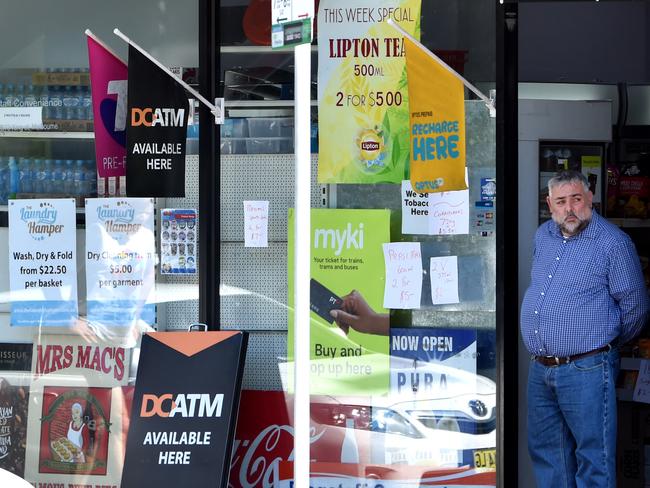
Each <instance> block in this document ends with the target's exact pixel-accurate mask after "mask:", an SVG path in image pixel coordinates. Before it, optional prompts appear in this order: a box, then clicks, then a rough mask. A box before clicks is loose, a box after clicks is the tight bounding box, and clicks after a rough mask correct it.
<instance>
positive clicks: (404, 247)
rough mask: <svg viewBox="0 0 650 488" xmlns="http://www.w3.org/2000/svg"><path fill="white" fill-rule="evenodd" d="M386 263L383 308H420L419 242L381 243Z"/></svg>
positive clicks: (420, 273) (420, 265) (420, 266)
mask: <svg viewBox="0 0 650 488" xmlns="http://www.w3.org/2000/svg"><path fill="white" fill-rule="evenodd" d="M383 247H384V262H385V264H386V287H385V288H384V308H400V309H412V308H420V298H421V293H422V252H421V251H420V243H419V242H391V243H387V244H384V245H383Z"/></svg>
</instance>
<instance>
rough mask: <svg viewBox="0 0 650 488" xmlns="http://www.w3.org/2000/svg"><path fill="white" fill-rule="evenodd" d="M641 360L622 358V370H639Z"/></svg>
mask: <svg viewBox="0 0 650 488" xmlns="http://www.w3.org/2000/svg"><path fill="white" fill-rule="evenodd" d="M639 366H641V358H621V369H627V370H636V371H638V370H639Z"/></svg>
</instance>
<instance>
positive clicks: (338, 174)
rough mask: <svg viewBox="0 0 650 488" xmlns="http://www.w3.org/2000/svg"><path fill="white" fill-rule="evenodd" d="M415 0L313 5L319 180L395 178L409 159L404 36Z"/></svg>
mask: <svg viewBox="0 0 650 488" xmlns="http://www.w3.org/2000/svg"><path fill="white" fill-rule="evenodd" d="M420 7H421V4H420V0H355V1H354V2H349V1H348V0H321V2H320V5H319V8H318V135H319V154H318V181H319V183H400V182H401V181H402V180H403V179H404V178H405V176H406V172H407V167H408V159H409V138H408V133H407V130H408V95H407V86H406V71H405V64H404V43H403V37H402V36H401V35H400V34H399V33H397V31H396V30H395V28H394V27H393V26H391V25H390V24H388V23H387V21H388V20H389V19H391V20H392V21H394V22H395V23H396V24H398V25H399V26H400V27H401V28H402V29H404V30H405V31H406V32H407V33H409V34H410V35H412V36H415V37H416V38H417V37H419V35H420Z"/></svg>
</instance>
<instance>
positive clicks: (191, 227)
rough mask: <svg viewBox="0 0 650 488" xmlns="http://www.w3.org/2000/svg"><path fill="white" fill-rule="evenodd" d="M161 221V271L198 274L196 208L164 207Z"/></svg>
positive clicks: (163, 272)
mask: <svg viewBox="0 0 650 488" xmlns="http://www.w3.org/2000/svg"><path fill="white" fill-rule="evenodd" d="M160 222H161V226H162V231H161V234H160V272H161V273H162V274H196V272H197V266H196V261H197V258H198V254H199V253H198V250H197V248H196V246H197V242H198V235H199V229H198V225H197V224H198V222H197V212H196V209H190V208H187V209H178V208H163V209H162V210H161V211H160Z"/></svg>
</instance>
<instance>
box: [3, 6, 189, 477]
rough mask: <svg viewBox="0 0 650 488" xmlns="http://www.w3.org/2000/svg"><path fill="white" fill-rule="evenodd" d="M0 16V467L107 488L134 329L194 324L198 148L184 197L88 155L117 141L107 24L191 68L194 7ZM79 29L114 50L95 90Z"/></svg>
mask: <svg viewBox="0 0 650 488" xmlns="http://www.w3.org/2000/svg"><path fill="white" fill-rule="evenodd" d="M0 24H1V28H0V40H1V45H2V47H1V48H0V119H1V121H0V254H1V255H2V259H0V297H1V298H0V468H2V470H5V471H9V472H11V473H13V474H15V475H17V476H19V477H21V478H24V479H25V480H27V481H29V482H30V483H32V484H33V485H34V486H48V487H49V486H66V487H67V486H91V485H92V486H100V485H101V486H111V487H113V486H120V480H121V474H122V465H123V462H124V448H125V445H126V436H127V428H128V420H129V414H130V411H131V402H132V398H133V389H134V386H133V385H134V382H135V375H136V370H137V366H138V358H139V350H140V340H141V337H142V334H143V333H145V332H150V331H165V330H175V329H182V330H187V327H188V326H189V324H191V323H192V322H195V321H196V320H197V319H198V285H197V283H198V279H197V277H196V276H197V275H196V264H197V263H196V262H194V263H192V260H195V259H196V255H197V253H196V251H197V249H196V246H198V229H197V228H196V225H197V219H196V211H197V208H198V193H197V187H198V184H197V182H198V155H197V149H196V147H195V146H197V144H196V139H195V138H196V137H197V136H196V132H195V131H193V130H190V131H188V134H187V135H188V137H189V139H187V142H186V140H185V136H183V143H184V144H187V156H186V176H187V177H186V178H183V180H182V181H185V185H186V191H185V192H184V195H185V196H184V197H183V196H179V195H178V194H175V195H174V197H171V194H168V195H169V196H170V197H169V198H167V197H166V195H165V193H164V192H163V193H152V194H150V195H147V196H143V195H138V196H137V197H135V196H134V195H132V194H130V192H128V193H127V191H126V179H125V176H124V173H123V172H121V170H124V152H122V153H120V152H119V149H115V152H114V153H111V154H113V156H114V157H109V156H106V157H102V158H97V154H98V152H96V149H97V146H98V145H100V144H113V145H115V146H116V147H118V148H119V147H120V146H121V147H122V151H124V147H125V144H126V143H125V135H124V134H125V128H124V126H122V127H120V126H119V124H118V123H117V122H118V121H119V117H117V116H116V115H118V114H119V113H120V110H121V111H122V112H121V113H122V115H123V116H125V115H126V114H125V109H126V106H121V105H120V104H121V103H122V102H125V99H124V98H122V95H126V82H127V78H126V72H127V68H126V63H127V61H128V56H129V55H128V53H127V44H126V43H125V42H124V41H123V40H121V39H120V38H118V37H116V36H115V35H114V34H113V33H112V30H113V28H114V27H119V28H120V29H121V30H122V31H123V32H124V33H126V34H127V35H129V36H131V37H132V39H133V40H135V41H137V42H138V43H139V44H140V45H141V46H143V47H144V48H145V49H147V50H148V51H150V52H151V53H153V54H154V55H155V56H156V57H157V58H158V59H160V61H161V62H162V63H163V64H164V65H165V66H169V67H185V68H196V66H197V63H198V45H197V39H198V38H197V29H198V5H197V2H180V3H177V2H158V1H143V2H124V1H118V2H111V3H110V4H109V3H105V4H100V3H92V4H90V3H85V2H78V1H73V0H64V1H61V2H53V3H49V2H39V1H32V0H27V1H25V2H18V3H13V2H10V3H6V4H4V5H3V13H2V20H0ZM86 29H90V31H91V32H92V36H91V37H89V36H87V35H85V34H84V31H85V30H86ZM90 38H92V39H95V40H97V41H98V43H100V44H101V45H102V46H105V47H106V48H108V50H110V51H111V52H113V53H114V55H113V54H108V56H109V57H111V56H116V57H114V58H113V59H114V62H115V65H116V66H118V67H116V68H114V69H115V70H116V71H115V72H114V73H113V74H111V75H107V76H113V78H111V80H113V81H114V82H115V83H113V84H111V86H110V87H109V89H108V92H107V93H104V95H105V97H104V98H103V99H101V98H99V94H98V93H96V92H93V90H91V86H92V87H94V82H95V81H96V80H99V79H101V78H102V76H104V75H102V74H99V71H95V68H94V67H93V69H92V70H89V51H90V50H92V49H94V48H89V45H88V42H89V39H90ZM102 49H103V48H102ZM108 50H107V51H106V52H108ZM117 58H121V60H122V61H119V60H118V59H117ZM119 66H122V68H121V69H122V70H123V71H120V67H119ZM115 73H117V74H115ZM93 104H96V106H95V107H93ZM98 114H100V117H98V116H97V115H98ZM98 119H101V121H100V120H98ZM122 120H123V119H122ZM98 125H101V126H102V127H106V128H108V129H110V130H109V131H108V132H109V133H108V134H104V136H105V137H106V138H107V139H106V140H104V141H103V142H101V143H100V141H99V136H98V137H96V131H95V129H97V127H98ZM107 141H108V142H107ZM111 150H113V149H111ZM107 154H108V153H107ZM98 172H99V175H98ZM167 209H173V210H177V209H178V210H179V211H172V212H168V211H167ZM172 257H174V258H176V259H175V260H172V259H170V258H172ZM172 263H173V264H172ZM181 270H182V271H183V272H182V273H181V272H176V271H181ZM190 270H193V271H191V272H190ZM0 472H1V473H2V476H4V475H5V474H6V473H5V472H4V471H0ZM2 476H0V479H2V481H0V484H3V486H17V485H16V484H12V483H17V481H15V480H14V481H8V480H7V479H6V478H3V477H2Z"/></svg>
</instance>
